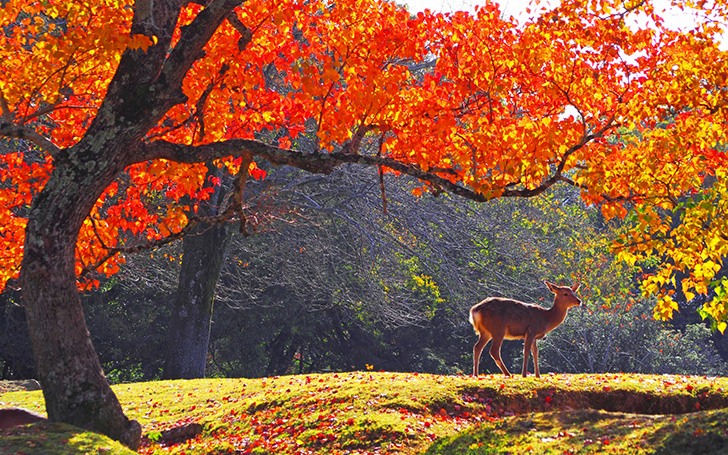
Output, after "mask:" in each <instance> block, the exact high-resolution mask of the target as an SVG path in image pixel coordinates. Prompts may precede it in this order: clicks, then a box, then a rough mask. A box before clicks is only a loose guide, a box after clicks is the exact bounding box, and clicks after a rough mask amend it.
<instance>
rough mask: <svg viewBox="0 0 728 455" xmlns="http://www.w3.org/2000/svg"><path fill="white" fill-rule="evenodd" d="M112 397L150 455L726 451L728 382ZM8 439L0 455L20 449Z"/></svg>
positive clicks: (157, 385) (229, 382) (409, 382)
mask: <svg viewBox="0 0 728 455" xmlns="http://www.w3.org/2000/svg"><path fill="white" fill-rule="evenodd" d="M114 390H115V392H116V393H117V395H118V396H119V399H120V401H121V403H122V405H123V406H124V408H125V412H126V413H127V415H128V416H129V417H131V418H134V419H137V420H139V421H140V423H142V425H143V427H144V432H145V438H146V439H145V442H144V445H143V447H142V449H141V450H140V453H182V452H184V453H186V454H209V453H220V454H222V453H238V454H244V453H261V454H262V453H276V454H285V453H290V454H298V453H300V454H312V453H322V454H323V453H326V454H329V453H341V454H344V453H362V454H363V453H382V454H385V453H405V454H414V453H423V452H425V451H426V450H428V448H429V452H428V453H431V454H434V453H453V454H455V453H457V454H461V453H474V454H475V453H508V451H509V450H510V451H512V450H513V447H514V444H516V445H517V447H519V453H520V452H527V451H528V450H529V447H530V449H531V451H532V452H533V453H547V452H546V451H548V450H552V448H553V450H554V452H553V453H564V452H566V453H570V452H571V453H601V452H602V451H604V453H607V451H608V452H609V453H612V452H614V451H615V450H616V451H617V452H619V451H620V450H626V452H625V453H669V451H665V450H667V449H665V448H666V447H668V448H669V447H672V445H674V444H678V445H679V444H683V445H684V444H690V443H695V444H697V442H700V444H701V445H700V447H703V446H709V447H723V448H724V449H725V447H726V444H728V443H726V441H728V435H727V434H726V433H725V432H724V431H723V428H728V425H726V424H727V423H728V413H726V412H725V411H723V408H728V379H727V378H708V377H694V376H654V375H633V374H603V375H545V376H543V377H542V378H539V379H536V378H533V377H529V378H526V379H524V378H521V377H512V378H505V377H503V376H502V375H490V376H481V377H479V378H474V377H470V376H436V375H428V374H416V373H386V372H378V373H375V372H351V373H338V374H321V375H306V376H281V377H275V378H263V379H204V380H190V381H159V382H150V383H138V384H121V385H117V386H115V387H114ZM0 406H22V407H26V408H29V409H32V410H36V411H38V412H43V404H42V396H41V394H40V392H10V393H3V394H0ZM593 410H601V411H605V412H595V411H593ZM711 410H720V411H711ZM663 415H666V416H663ZM191 423H198V424H201V427H197V428H202V433H201V434H199V435H196V436H194V437H192V438H191V439H187V440H181V439H180V440H178V441H170V440H168V439H167V438H166V436H165V435H166V433H163V431H164V430H168V429H169V428H172V427H177V426H181V425H189V424H191ZM188 428H192V427H188ZM585 429H586V430H585ZM466 430H467V431H466ZM8 431H13V430H6V432H8ZM6 432H4V433H2V435H3V438H2V440H3V442H2V443H0V453H2V452H3V450H13V449H14V448H13V447H12V446H10V445H5V444H8V443H7V442H6V441H7V440H8V438H7V437H6V436H8V434H6ZM461 432H462V433H461ZM459 433H461V434H459ZM458 434H459V435H458ZM681 434H685V435H686V436H685V437H684V438H682V439H681V438H680V437H679V435H681ZM455 435H458V436H455ZM435 441H437V442H436V443H435V444H433V442H435ZM634 441H639V444H635V443H634ZM696 441H697V442H696ZM706 441H707V442H706ZM173 442H174V443H173ZM630 444H631V445H630ZM671 444H672V445H671ZM3 447H4V448H3ZM620 447H623V449H620ZM571 448H573V449H574V451H573V452H572V451H571ZM617 449H619V450H617ZM637 449H639V451H637V452H635V450H637ZM683 449H684V447H683ZM682 452H683V453H685V451H684V450H682ZM5 453H10V452H5ZM26 453H32V452H26ZM59 453H71V452H59ZM700 453H710V452H706V451H705V449H700ZM714 453H723V452H714Z"/></svg>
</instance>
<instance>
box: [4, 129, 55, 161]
mask: <svg viewBox="0 0 728 455" xmlns="http://www.w3.org/2000/svg"><path fill="white" fill-rule="evenodd" d="M0 137H12V138H16V139H25V140H27V141H30V142H32V143H33V144H35V145H37V146H38V147H40V148H42V149H43V150H45V151H46V152H48V153H49V154H50V155H51V156H52V157H54V158H55V157H57V156H58V154H60V153H61V149H60V147H58V146H57V145H56V144H54V143H53V142H51V140H50V139H48V138H46V137H44V136H43V135H41V134H40V133H38V132H37V131H35V130H33V129H31V128H27V127H24V126H19V125H16V124H14V123H2V124H0Z"/></svg>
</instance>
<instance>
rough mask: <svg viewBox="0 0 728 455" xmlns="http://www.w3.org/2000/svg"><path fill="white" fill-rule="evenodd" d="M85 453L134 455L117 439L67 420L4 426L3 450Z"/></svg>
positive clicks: (64, 454) (65, 454)
mask: <svg viewBox="0 0 728 455" xmlns="http://www.w3.org/2000/svg"><path fill="white" fill-rule="evenodd" d="M34 453H43V454H48V455H53V454H58V455H76V454H78V455H85V454H88V453H103V454H108V455H133V454H135V453H136V452H134V451H132V450H129V449H128V448H126V447H124V446H123V445H121V444H119V443H118V442H116V441H112V440H111V439H109V438H107V437H106V436H102V435H100V434H97V433H92V432H90V431H84V430H81V429H79V428H76V427H72V426H70V425H66V424H63V423H50V422H42V423H35V424H33V425H23V426H21V427H15V428H12V429H8V430H2V441H1V442H0V454H3V455H5V454H8V455H10V454H17V455H21V454H28V455H31V454H34Z"/></svg>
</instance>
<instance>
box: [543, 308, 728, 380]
mask: <svg viewBox="0 0 728 455" xmlns="http://www.w3.org/2000/svg"><path fill="white" fill-rule="evenodd" d="M653 307H654V304H653V303H652V302H650V301H648V300H644V299H639V298H638V299H627V300H617V301H614V300H613V301H612V302H611V303H609V304H608V303H605V302H604V301H601V302H600V301H598V300H597V301H592V302H588V303H587V306H586V307H584V308H581V309H578V310H577V311H573V310H572V311H571V313H570V314H569V317H568V318H567V319H566V321H565V322H564V323H563V324H562V325H560V326H559V329H558V330H556V331H554V332H552V333H551V334H549V335H548V336H547V337H546V338H545V339H544V341H542V342H541V343H540V349H541V352H540V353H541V354H542V358H543V360H542V364H543V365H544V369H545V370H546V371H559V372H580V373H581V372H588V373H607V372H614V373H617V372H624V373H656V374H664V373H669V374H704V375H710V376H713V375H725V374H726V373H727V372H728V365H726V363H725V361H724V360H723V359H721V358H720V356H719V355H718V353H717V351H716V348H715V346H714V345H713V343H712V341H711V340H710V336H711V333H710V330H709V329H708V328H707V327H706V326H705V325H704V324H701V323H698V324H687V325H685V326H684V327H681V328H680V329H675V328H672V327H670V326H666V325H665V324H663V323H660V322H659V321H654V320H653V319H652V310H651V308H653ZM546 368H548V370H547V369H546Z"/></svg>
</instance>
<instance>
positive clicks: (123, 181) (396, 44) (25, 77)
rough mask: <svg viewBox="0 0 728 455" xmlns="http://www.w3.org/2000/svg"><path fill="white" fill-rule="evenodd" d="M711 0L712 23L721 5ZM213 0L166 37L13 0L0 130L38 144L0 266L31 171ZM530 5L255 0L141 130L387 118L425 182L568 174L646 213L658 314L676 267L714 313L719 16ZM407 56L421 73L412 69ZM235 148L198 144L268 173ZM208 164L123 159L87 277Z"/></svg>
mask: <svg viewBox="0 0 728 455" xmlns="http://www.w3.org/2000/svg"><path fill="white" fill-rule="evenodd" d="M679 6H680V5H679ZM693 6H694V5H693ZM711 8H712V14H713V15H714V17H717V18H718V19H719V20H720V19H722V18H723V13H724V12H725V10H724V5H722V4H720V2H718V4H716V5H713V6H712V7H711ZM592 10H593V11H592ZM203 11H205V10H204V8H203V7H201V6H200V5H197V4H195V3H191V4H189V5H188V6H186V7H185V8H183V9H181V10H180V11H178V12H174V14H178V16H179V17H178V19H179V22H178V24H177V25H176V27H175V28H174V34H173V35H172V36H169V37H165V40H167V41H168V42H165V43H161V42H159V40H160V39H161V36H157V35H153V34H152V33H151V32H150V31H148V30H146V29H144V28H143V27H140V28H139V29H134V30H133V31H132V19H133V16H134V14H136V15H137V16H138V18H140V20H141V18H142V17H145V16H144V13H143V11H141V10H139V11H136V12H135V10H134V8H132V7H131V6H130V5H124V4H118V5H117V4H114V3H108V4H96V3H93V2H92V3H90V4H88V5H84V4H82V3H78V2H76V3H74V4H73V5H55V6H52V7H51V6H44V4H42V3H37V2H28V3H27V4H26V3H25V2H20V1H18V2H5V4H4V5H3V15H4V18H6V19H7V21H8V25H7V30H6V32H5V33H4V34H3V35H2V37H1V41H0V48H2V49H3V52H4V53H3V59H2V61H3V66H2V67H1V68H0V70H1V71H2V72H3V73H4V74H12V75H13V76H12V78H7V79H6V80H5V82H4V83H3V85H2V87H0V88H1V90H2V101H3V102H2V107H3V116H4V117H3V118H4V123H3V125H4V126H3V130H2V135H3V136H6V137H16V138H21V139H22V140H24V141H30V142H32V143H34V144H36V145H37V146H39V147H41V149H42V153H39V152H38V150H29V151H18V152H13V153H5V154H3V155H2V156H3V158H2V160H3V172H2V180H3V182H5V187H4V188H3V200H4V201H5V202H4V204H3V206H4V207H5V210H6V211H5V212H4V214H3V221H2V225H3V236H2V239H3V246H2V247H3V251H5V254H4V255H3V261H4V262H3V264H2V270H3V273H2V282H3V283H4V282H5V281H7V280H8V279H10V278H12V277H15V276H17V274H18V271H19V264H20V260H21V258H22V250H21V249H20V245H22V244H23V240H24V235H23V230H24V228H25V224H26V221H25V216H26V214H25V213H24V210H23V208H24V207H26V206H27V205H29V204H30V203H31V202H32V200H33V198H34V197H35V194H37V192H38V191H40V189H41V188H43V186H44V184H45V182H46V180H47V179H48V177H49V175H50V174H51V172H52V170H53V166H54V164H53V163H54V160H53V156H56V157H57V156H59V155H58V152H59V151H60V150H62V149H64V148H66V147H69V146H71V145H73V144H77V143H78V142H79V141H80V140H81V138H83V137H84V135H85V134H87V131H88V127H89V125H90V124H91V123H92V120H93V119H94V117H95V115H96V112H98V109H99V107H100V106H101V105H102V102H103V101H104V99H105V97H106V96H107V93H109V92H108V87H109V84H110V83H111V80H112V76H113V74H114V71H116V70H117V68H118V67H119V64H120V61H121V60H122V56H123V55H127V56H128V58H131V56H132V55H136V56H137V57H139V56H140V55H141V54H140V53H148V54H149V55H151V54H152V53H153V52H156V49H157V48H158V47H159V46H167V47H169V48H174V47H177V48H179V51H182V50H183V48H184V46H186V45H187V43H186V42H184V40H182V41H181V36H182V27H183V26H185V25H189V24H193V23H194V24H195V26H198V24H200V23H201V22H202V19H201V18H202V16H201V13H202V12H203ZM586 11H589V13H585V12H586ZM540 13H541V14H542V15H541V16H540V17H538V18H536V19H534V20H532V21H528V22H527V23H526V24H523V26H522V27H517V24H515V23H514V22H512V21H509V20H504V19H502V18H500V11H499V10H498V8H497V6H496V5H495V4H491V3H486V4H485V5H484V6H483V7H480V8H478V9H477V10H476V13H475V15H469V14H466V13H454V14H452V15H440V14H432V13H429V12H425V13H419V14H418V15H417V16H410V15H408V13H407V12H406V11H405V10H404V9H402V8H400V7H398V6H396V5H394V4H393V3H379V2H376V1H363V0H356V1H351V2H349V3H337V5H336V7H332V8H329V7H325V6H324V5H323V4H319V3H318V2H303V3H300V2H296V1H295V0H290V1H288V2H266V1H260V2H253V3H250V2H248V3H246V4H244V5H243V6H240V7H238V8H237V9H236V10H235V12H234V15H235V19H232V18H231V19H230V20H229V21H223V22H221V24H220V25H219V27H217V28H216V29H215V30H213V31H214V33H213V31H211V32H210V35H211V36H210V37H209V38H207V39H208V41H207V42H206V43H203V44H205V45H206V48H205V49H206V52H205V53H204V55H203V54H200V55H199V56H195V57H192V58H193V60H191V61H190V62H189V63H188V64H189V68H186V71H185V72H184V73H183V74H177V75H175V77H176V79H175V80H179V81H180V89H181V90H182V91H183V92H184V97H182V98H180V99H179V100H178V101H176V102H175V103H172V104H170V105H165V106H166V108H167V109H166V110H163V111H162V112H161V113H160V114H159V118H157V119H156V120H155V122H154V123H153V124H150V125H148V126H147V129H146V130H145V131H143V132H142V133H141V134H142V135H146V138H147V140H149V141H152V143H154V141H156V146H158V147H160V148H161V147H166V144H167V143H180V144H188V143H192V144H212V143H214V142H217V141H225V140H229V139H232V138H241V139H253V138H255V137H258V136H256V135H257V134H259V133H262V132H270V131H278V132H280V134H279V136H278V137H279V141H278V144H279V145H281V146H282V147H284V148H287V147H289V146H291V145H294V144H298V143H301V142H302V141H304V140H305V139H306V138H310V137H312V136H314V135H315V142H316V143H318V145H319V146H320V147H321V148H322V149H323V150H328V151H334V150H335V149H337V148H338V147H341V146H345V145H346V144H347V143H350V144H352V145H356V146H357V147H358V144H359V142H360V141H361V139H362V138H364V137H365V136H366V135H369V137H372V136H374V137H376V136H377V135H379V137H380V143H381V145H380V150H379V152H378V153H379V154H380V155H382V156H385V157H387V158H390V159H392V160H396V161H398V162H402V163H408V164H411V165H412V166H411V167H406V166H405V167H402V166H394V164H396V163H395V162H390V161H387V162H386V163H387V164H390V165H391V166H389V167H390V168H394V169H395V170H397V171H405V172H408V173H413V174H416V175H418V176H423V177H426V175H425V174H422V172H420V170H423V171H428V170H431V172H430V174H428V175H430V178H429V180H428V179H427V178H425V180H426V181H429V182H430V183H431V185H430V186H429V187H428V188H430V189H434V190H436V191H439V190H438V188H440V187H444V188H446V189H450V190H452V191H454V192H456V193H458V194H467V192H465V191H464V190H463V188H464V187H459V188H460V189H459V190H458V189H457V188H455V187H450V186H449V185H448V183H451V182H462V183H463V184H464V185H465V187H467V188H471V189H472V190H473V191H474V193H470V196H471V197H473V198H484V199H488V198H492V197H498V196H519V195H523V196H528V195H531V194H537V193H539V192H541V191H543V190H544V189H545V188H547V187H549V186H551V185H552V184H554V183H556V182H558V181H566V182H570V183H572V184H574V185H576V186H578V187H579V188H581V190H582V192H583V198H584V199H585V200H586V201H587V202H589V203H603V206H602V207H603V208H602V211H603V213H604V214H605V216H607V217H608V218H611V217H615V216H623V215H624V214H625V212H626V208H625V207H627V208H629V207H635V208H636V211H635V214H636V226H637V227H638V230H637V231H634V233H633V234H629V235H627V236H626V237H624V238H623V239H622V240H621V245H622V246H623V248H624V249H623V257H624V258H625V259H627V260H629V261H631V262H632V263H634V262H635V261H638V260H641V259H645V258H648V257H651V256H652V255H657V257H658V258H661V260H662V261H663V262H664V263H663V264H662V265H660V266H659V268H658V271H657V272H656V273H655V274H653V275H651V276H648V277H646V278H645V281H644V283H645V287H644V289H645V292H646V293H650V294H652V293H657V294H659V299H658V301H657V309H656V315H658V316H660V317H669V316H670V315H671V311H672V310H673V309H674V308H675V306H674V303H673V302H672V299H671V297H670V295H669V294H668V293H667V291H666V289H667V287H669V285H670V284H672V285H674V283H673V281H674V277H675V274H677V273H687V274H688V275H687V276H686V277H685V278H684V279H683V280H682V288H683V291H684V292H685V295H686V296H687V297H688V300H690V297H691V296H693V295H696V294H707V293H708V292H709V291H710V290H711V289H712V290H713V294H712V295H713V296H714V297H715V298H714V299H713V300H711V301H709V302H708V303H707V304H706V305H705V307H704V310H703V311H704V314H705V315H706V316H709V317H712V318H714V319H715V320H717V321H721V320H722V318H723V316H722V315H723V311H724V310H723V306H722V303H721V302H722V301H723V296H724V295H726V293H725V292H724V291H723V284H722V283H723V282H722V281H715V280H714V277H715V275H716V272H718V271H719V270H720V267H721V266H720V264H721V263H722V260H721V258H722V257H723V256H724V255H725V251H724V250H725V248H724V247H726V245H728V244H726V242H725V241H724V240H723V239H722V237H721V235H720V233H721V232H723V231H724V229H723V227H722V225H720V220H722V219H725V217H724V216H721V213H722V212H721V210H722V206H723V204H721V203H720V201H721V200H722V199H724V198H723V197H722V196H723V195H724V194H725V191H724V188H723V187H724V183H725V182H724V180H725V178H724V175H723V174H724V172H723V169H724V157H723V152H722V151H721V149H720V148H719V147H718V146H719V144H720V143H721V142H722V141H723V136H722V134H723V131H725V129H724V128H722V127H721V126H720V125H721V124H722V123H721V122H723V121H724V118H723V116H724V104H725V103H724V100H723V90H722V87H723V84H722V81H723V79H722V78H723V75H724V74H726V71H725V70H724V68H723V65H725V61H726V60H725V59H724V57H723V52H722V51H721V50H719V48H718V45H717V40H716V39H715V36H716V34H717V33H718V31H719V28H718V25H716V24H715V23H712V22H708V21H706V22H704V23H700V24H699V25H698V26H697V27H696V29H695V30H688V31H685V32H681V33H678V32H673V31H670V30H668V29H666V28H665V27H663V22H662V19H661V18H660V17H659V16H658V15H657V14H656V13H655V11H654V10H653V7H652V5H651V4H650V3H649V2H639V3H635V4H634V5H622V4H621V3H615V4H612V3H610V2H601V3H599V4H591V3H589V4H588V5H587V4H581V3H579V2H569V3H565V4H564V5H562V6H560V7H558V8H556V9H554V10H553V11H540ZM592 13H593V14H592ZM631 14H643V15H644V16H646V17H647V18H648V19H649V21H650V24H649V26H648V27H645V28H637V27H635V26H631V27H628V26H627V25H626V24H627V20H626V18H627V17H628V16H629V15H631ZM362 17H366V18H367V20H366V21H363V20H361V18H362ZM342 30H345V31H346V32H345V33H342V32H341V31H342ZM107 36H115V37H119V38H118V39H116V38H115V39H104V37H107ZM89 37H94V38H95V39H89ZM364 43H365V44H364ZM474 49H477V50H478V51H477V52H474V51H473V50H474ZM536 50H538V52H536ZM124 52H126V54H124ZM165 52H166V47H165ZM172 54H175V53H172ZM696 55H697V56H699V58H696V57H695V56H696ZM430 56H433V57H435V58H436V60H435V61H432V60H428V59H430V58H431V57H430ZM137 57H134V58H137ZM625 57H628V58H625ZM417 65H420V67H419V68H422V67H423V66H422V65H424V67H428V66H430V67H431V68H432V69H431V71H426V72H424V73H423V72H420V73H417V71H416V70H415V69H414V68H415V67H417ZM149 87H150V86H140V87H139V92H140V94H141V93H143V92H144V91H145V90H148V89H149ZM281 87H285V89H284V90H281V89H280V88H281ZM115 94H116V92H114V91H113V90H112V96H113V95H115ZM155 99H156V98H155ZM160 102H161V101H160ZM647 106H653V107H654V109H652V108H650V109H652V110H650V109H648V108H647ZM209 113H214V115H206V114H209ZM311 122H315V128H311V126H310V125H311ZM666 122H667V123H666ZM619 127H622V128H629V130H627V131H629V132H627V133H625V130H624V129H622V130H619ZM617 138H619V140H617ZM688 138H689V139H688ZM25 144H28V142H23V145H25ZM344 149H345V150H348V149H346V147H344ZM200 150H202V149H200ZM261 150H262V149H261ZM238 154H239V152H232V153H218V154H215V155H214V156H208V157H207V158H215V157H219V158H223V157H225V161H221V162H220V163H219V165H220V166H223V165H224V166H226V167H227V168H228V169H229V170H230V171H231V172H232V173H237V170H238V169H239V167H240V166H241V165H243V163H245V165H243V167H247V168H249V169H248V170H249V171H250V172H251V173H253V174H255V176H256V177H260V176H262V175H263V174H264V173H263V172H261V171H260V169H259V168H258V167H257V165H255V163H253V162H252V161H251V160H252V156H251V155H250V154H246V156H245V158H244V159H242V160H241V159H240V158H236V159H233V157H234V156H235V155H238ZM260 155H262V156H263V157H264V158H265V157H266V156H270V153H261V154H260ZM161 157H162V153H160V152H157V153H156V155H155V154H154V153H153V154H151V155H149V158H161ZM337 159H338V160H341V161H342V162H346V161H349V162H362V163H370V164H371V163H379V164H385V161H381V160H379V161H377V160H364V159H361V158H357V157H351V158H344V157H337ZM181 161H184V160H181ZM197 161H198V162H201V161H205V160H201V161H200V160H197ZM274 161H275V160H274ZM678 170H679V172H678ZM204 175H205V166H204V165H202V164H183V163H179V162H175V161H167V160H147V159H144V157H140V158H139V159H137V160H135V161H134V163H133V165H131V166H129V167H127V170H126V171H125V172H124V173H123V177H122V178H120V179H119V180H118V181H116V182H114V183H112V184H111V185H110V186H109V187H108V188H107V189H106V190H105V192H104V193H103V194H102V195H100V197H99V200H98V202H97V204H96V207H95V208H94V209H93V210H92V211H91V213H90V214H89V218H88V219H87V220H86V222H85V223H84V224H83V226H82V227H81V229H80V233H79V239H78V244H77V249H76V255H77V267H76V268H77V272H78V273H79V274H84V275H86V274H87V273H88V272H90V271H92V270H97V271H98V272H100V273H103V274H105V275H110V274H113V273H115V272H116V271H117V270H118V268H119V265H120V264H121V263H123V260H124V259H123V257H122V256H120V255H118V253H119V252H123V251H125V250H124V249H123V248H122V249H121V250H115V249H114V248H115V247H117V246H118V247H122V246H129V245H137V244H138V242H139V240H140V239H147V240H152V241H156V240H160V239H161V238H163V237H166V236H169V235H171V234H172V233H177V234H178V235H181V234H183V233H184V232H185V231H183V227H184V226H185V225H186V224H187V222H188V221H189V220H188V216H187V215H185V209H187V208H189V207H188V206H189V203H185V202H180V201H183V200H184V199H183V198H182V196H184V195H190V196H193V197H194V198H198V199H205V198H206V197H207V193H206V192H205V191H204V190H203V188H202V183H203V182H202V178H203V176H204ZM655 182H659V184H655ZM425 189H426V188H425ZM418 191H420V190H418ZM162 194H163V195H164V196H165V200H161V199H160V198H159V196H160V195H162ZM477 195H480V196H477ZM628 204H631V205H628ZM192 205H194V203H192ZM241 215H242V214H241ZM676 216H677V218H679V221H678V223H677V224H675V223H674V221H675V217H676ZM696 230H697V231H699V232H700V233H701V235H698V236H696V235H693V234H694V232H696ZM173 237H174V236H173ZM132 239H136V241H132ZM704 245H705V246H707V249H706V248H704ZM93 284H96V285H98V282H97V281H93V280H91V281H82V286H84V287H88V286H89V285H93ZM718 327H719V328H721V329H722V328H723V327H724V326H723V325H722V324H719V325H718Z"/></svg>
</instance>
